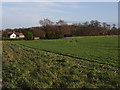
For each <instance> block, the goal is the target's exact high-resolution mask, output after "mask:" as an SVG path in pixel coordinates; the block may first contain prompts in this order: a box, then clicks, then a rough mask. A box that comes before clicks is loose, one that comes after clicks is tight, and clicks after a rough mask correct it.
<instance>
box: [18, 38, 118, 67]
mask: <svg viewBox="0 0 120 90" xmlns="http://www.w3.org/2000/svg"><path fill="white" fill-rule="evenodd" d="M17 43H19V44H22V45H25V46H28V47H32V48H35V49H41V50H45V51H50V52H54V53H59V54H63V55H68V56H71V57H75V58H79V59H84V60H88V61H94V62H99V63H105V64H108V65H112V66H119V64H118V62H119V60H118V37H117V36H116V37H115V36H114V37H105V36H98V37H95V36H93V37H81V38H80V37H78V38H68V39H59V40H57V39H56V40H38V41H17Z"/></svg>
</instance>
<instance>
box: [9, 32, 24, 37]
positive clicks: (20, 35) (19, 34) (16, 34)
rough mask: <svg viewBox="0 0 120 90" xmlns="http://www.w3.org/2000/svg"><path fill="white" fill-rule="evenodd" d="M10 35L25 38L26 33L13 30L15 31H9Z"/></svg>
mask: <svg viewBox="0 0 120 90" xmlns="http://www.w3.org/2000/svg"><path fill="white" fill-rule="evenodd" d="M8 37H10V38H25V35H24V34H23V33H18V32H13V33H9V34H8Z"/></svg>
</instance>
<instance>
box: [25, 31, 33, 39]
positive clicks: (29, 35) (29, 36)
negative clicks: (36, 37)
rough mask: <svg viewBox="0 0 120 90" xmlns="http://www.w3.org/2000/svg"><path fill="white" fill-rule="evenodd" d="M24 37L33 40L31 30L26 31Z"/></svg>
mask: <svg viewBox="0 0 120 90" xmlns="http://www.w3.org/2000/svg"><path fill="white" fill-rule="evenodd" d="M25 39H26V40H33V34H32V33H31V32H27V35H26V37H25Z"/></svg>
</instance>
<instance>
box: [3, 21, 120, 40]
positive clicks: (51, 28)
mask: <svg viewBox="0 0 120 90" xmlns="http://www.w3.org/2000/svg"><path fill="white" fill-rule="evenodd" d="M39 24H40V25H41V26H40V27H31V28H18V29H5V30H2V37H8V33H9V32H13V31H15V32H20V33H23V34H24V35H25V36H26V35H27V34H28V32H30V33H32V34H33V37H40V38H41V39H57V38H63V37H70V36H102V35H118V34H119V32H120V29H118V28H117V27H116V25H115V24H113V25H110V24H107V23H105V22H103V23H101V22H99V21H97V20H91V21H90V22H87V21H86V22H84V23H76V24H71V25H68V24H67V22H65V21H64V20H59V21H58V22H53V21H51V20H49V19H44V20H40V21H39Z"/></svg>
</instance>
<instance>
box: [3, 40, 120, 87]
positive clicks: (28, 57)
mask: <svg viewBox="0 0 120 90" xmlns="http://www.w3.org/2000/svg"><path fill="white" fill-rule="evenodd" d="M83 39H84V38H83ZM86 39H87V40H89V38H86ZM90 39H92V38H90ZM106 39H107V40H106V41H107V42H108V40H109V39H110V38H106ZM70 40H72V39H64V40H63V42H62V40H58V41H57V40H45V41H43V40H42V41H32V42H33V44H31V45H32V46H33V47H36V48H37V46H38V48H39V49H41V48H42V47H43V45H45V44H43V42H45V43H46V44H47V45H45V47H47V46H48V47H49V48H47V49H48V50H50V46H51V45H52V42H53V46H52V48H56V47H57V45H56V44H57V43H59V44H61V45H62V43H63V44H64V43H65V44H66V45H68V44H67V43H70ZM75 40H76V39H75ZM75 40H74V39H73V40H72V42H74V43H76V42H75ZM77 40H78V41H80V40H79V39H77ZM98 40H99V38H98V39H97V41H98ZM100 40H101V39H100ZM102 40H104V38H102ZM102 40H101V43H103V42H102ZM112 40H113V41H114V40H116V39H115V38H113V39H112ZM55 41H56V42H57V43H56V42H55ZM30 42H31V41H28V42H24V43H25V44H26V43H28V44H30ZM82 42H83V43H82ZM98 42H99V41H98ZM20 43H22V44H23V42H20ZM39 43H40V44H39ZM48 43H50V44H48ZM86 43H87V41H86ZM111 43H112V42H111ZM35 44H36V46H34V45H35ZM82 44H84V45H86V44H85V41H83V40H82V41H81V45H82ZM91 44H92V45H94V44H93V43H91ZM95 44H97V43H95ZM49 45H50V46H49ZM76 45H77V43H76ZM84 45H82V46H83V47H84ZM97 45H98V44H97ZM103 45H106V44H103ZM62 46H63V45H62ZM62 46H61V49H62ZM71 46H72V45H71ZM73 46H74V45H73ZM87 46H89V45H87ZM90 46H91V45H90ZM94 46H95V45H94ZM94 46H93V48H94ZM100 46H101V45H100ZM112 46H116V44H115V45H114V44H113V45H111V48H113V47H112ZM40 47H41V48H40ZM63 48H65V47H63ZM79 48H81V47H79ZM101 48H102V47H101ZM103 48H104V47H103ZM114 48H115V47H114ZM39 49H33V48H29V47H26V46H23V45H20V44H18V43H15V42H9V41H6V42H3V56H2V58H3V62H2V63H3V69H2V70H3V74H2V77H3V88H29V89H33V88H120V75H119V68H118V67H113V66H111V65H107V64H100V63H98V62H91V61H87V60H82V59H76V58H72V57H69V56H63V55H59V54H55V53H50V52H46V51H41V50H39ZM44 49H45V48H44ZM61 49H60V50H61ZM69 49H71V48H70V47H69ZM73 49H74V48H73ZM73 49H72V50H73ZM82 49H84V48H82ZM87 49H88V48H86V49H85V50H87ZM94 49H95V48H94ZM55 50H56V49H55ZM75 50H77V49H75ZM65 51H66V50H65ZM69 51H70V50H69ZM113 51H115V50H113ZM66 52H67V51H66ZM77 52H78V51H77ZM95 52H96V51H95ZM75 53H76V52H75ZM80 53H81V51H80ZM113 54H114V53H113ZM103 58H104V59H105V57H103ZM103 61H105V60H103Z"/></svg>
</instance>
